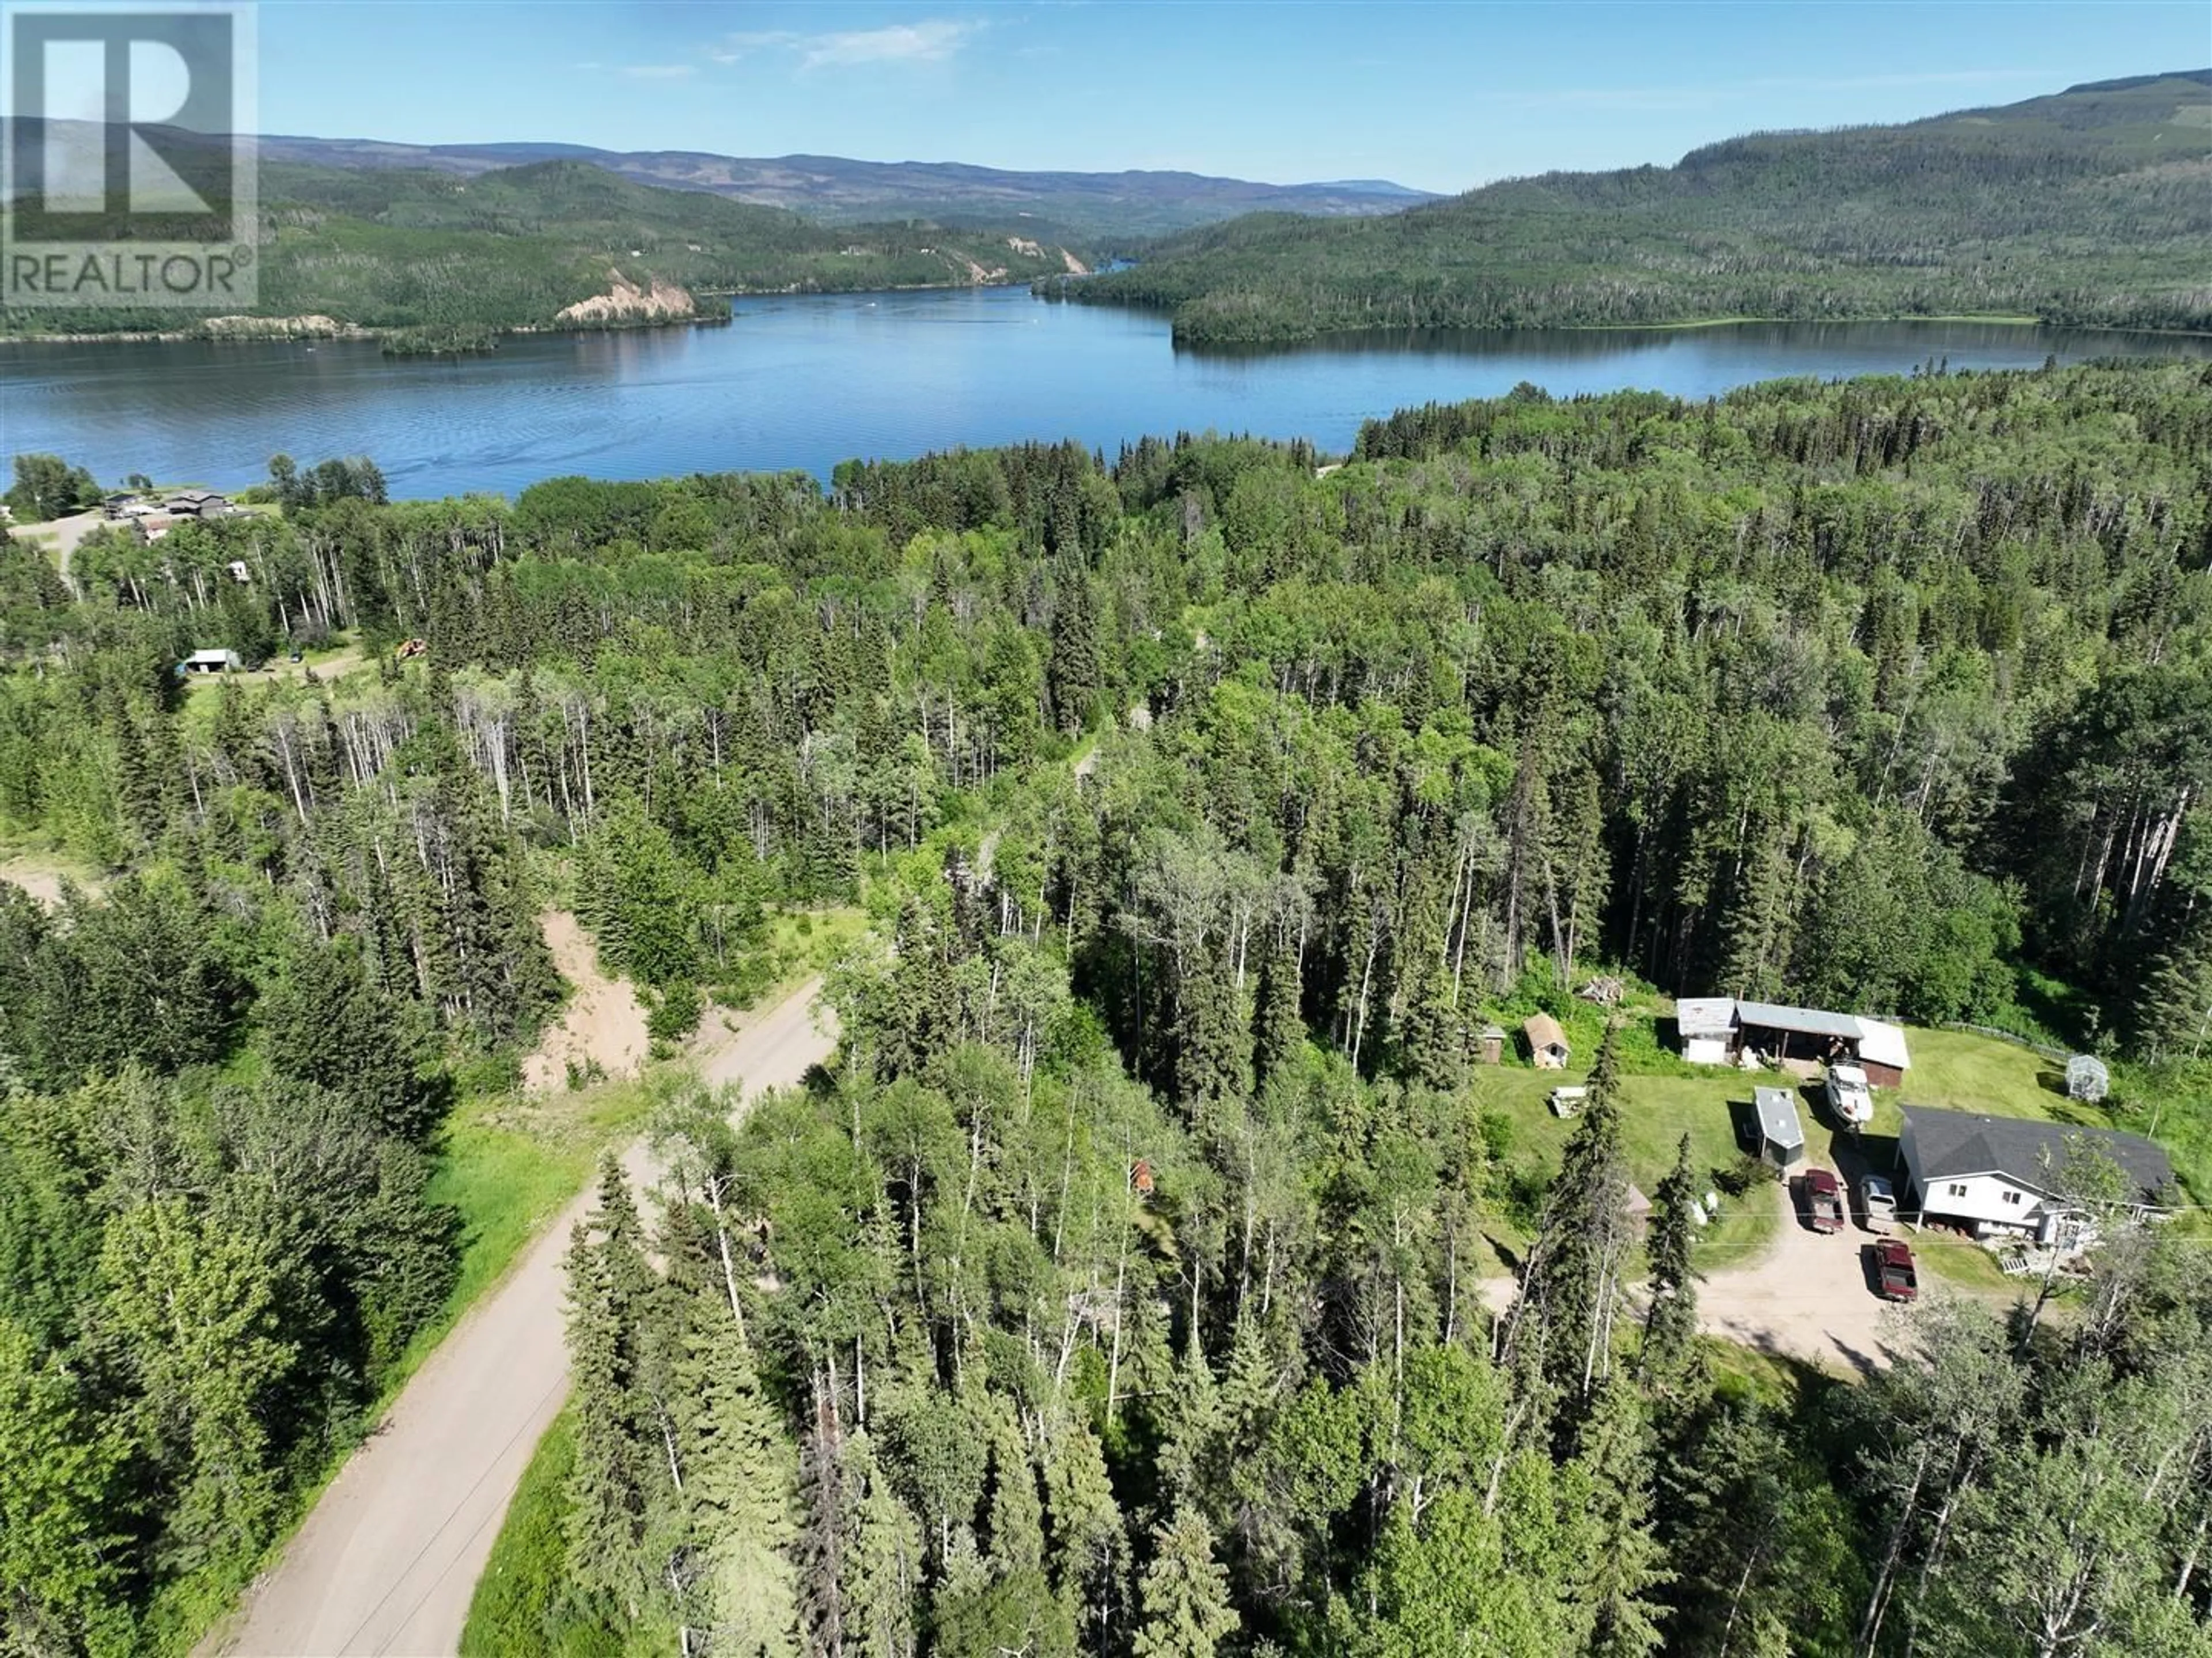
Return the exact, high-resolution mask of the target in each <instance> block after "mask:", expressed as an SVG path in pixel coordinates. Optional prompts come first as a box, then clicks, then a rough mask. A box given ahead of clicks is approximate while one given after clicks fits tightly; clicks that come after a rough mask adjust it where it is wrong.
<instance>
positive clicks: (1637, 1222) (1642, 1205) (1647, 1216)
mask: <svg viewBox="0 0 2212 1658" xmlns="http://www.w3.org/2000/svg"><path fill="white" fill-rule="evenodd" d="M1651 1210H1652V1204H1651V1199H1650V1198H1648V1197H1646V1196H1644V1188H1643V1187H1639V1186H1635V1185H1632V1186H1630V1187H1629V1188H1628V1194H1627V1196H1626V1198H1624V1199H1622V1200H1621V1205H1620V1213H1621V1218H1623V1219H1625V1220H1626V1222H1627V1223H1628V1232H1629V1236H1631V1237H1637V1238H1640V1237H1643V1236H1644V1235H1645V1234H1647V1233H1648V1232H1650V1230H1651Z"/></svg>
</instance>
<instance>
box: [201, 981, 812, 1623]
mask: <svg viewBox="0 0 2212 1658" xmlns="http://www.w3.org/2000/svg"><path fill="white" fill-rule="evenodd" d="M820 991H821V984H820V981H810V982H808V983H807V984H805V985H804V986H802V987H799V990H798V991H797V992H796V993H794V994H793V995H792V996H791V997H790V998H789V999H787V1000H786V1001H784V1002H783V1003H781V1005H778V1006H776V1007H775V1008H773V1009H771V1010H769V1011H768V1012H766V1013H764V1014H763V1015H762V1016H761V1017H759V1018H758V1019H757V1021H755V1022H753V1023H750V1025H748V1026H747V1027H746V1028H745V1029H743V1030H741V1031H739V1032H738V1034H737V1035H736V1036H735V1038H734V1039H733V1040H732V1042H731V1044H730V1046H729V1047H728V1048H726V1049H725V1050H723V1051H722V1052H721V1053H720V1054H716V1055H715V1056H714V1070H715V1071H716V1072H718V1073H719V1074H720V1075H721V1076H723V1077H725V1078H728V1079H729V1080H730V1081H731V1083H732V1089H733V1091H741V1092H742V1094H743V1096H744V1098H745V1099H746V1100H747V1101H750V1099H751V1098H752V1097H753V1096H757V1094H759V1093H760V1091H761V1090H763V1089H769V1088H781V1087H785V1086H787V1085H789V1084H793V1083H796V1082H798V1081H799V1078H801V1077H802V1076H804V1075H805V1072H806V1070H807V1068H808V1067H809V1066H812V1065H815V1064H817V1063H818V1062H819V1061H821V1060H824V1059H826V1058H828V1057H829V1051H830V1048H831V1047H832V1046H833V1045H834V1043H835V1041H836V1020H835V1018H834V1017H833V1016H832V1015H830V1013H829V1011H828V1010H827V1008H821V1009H820V1011H819V1016H818V1017H817V1006H818V1003H817V998H818V996H819V993H820ZM623 1163H624V1166H625V1167H626V1168H627V1169H629V1174H630V1178H631V1180H632V1181H633V1182H635V1183H636V1184H638V1185H639V1186H641V1187H643V1186H645V1185H647V1184H648V1183H649V1182H650V1181H652V1180H653V1179H654V1178H657V1176H658V1172H659V1171H658V1170H657V1169H654V1168H653V1165H652V1162H651V1159H650V1157H648V1155H647V1151H646V1149H645V1147H644V1146H643V1145H633V1146H632V1147H631V1148H630V1149H629V1153H628V1154H627V1155H626V1156H625V1157H624V1158H623ZM590 1204H591V1196H590V1194H589V1193H586V1194H584V1195H583V1196H580V1197H579V1198H578V1199H576V1201H575V1202H574V1203H573V1204H572V1205H570V1206H569V1207H568V1209H567V1210H566V1211H565V1212H562V1215H561V1216H560V1217H559V1218H558V1219H556V1221H554V1223H553V1224H551V1225H550V1226H549V1227H547V1228H546V1229H545V1232H544V1236H542V1237H540V1238H539V1239H538V1242H536V1243H535V1244H534V1245H532V1248H531V1249H530V1252H529V1254H526V1256H524V1258H523V1260H522V1261H521V1262H520V1265H519V1266H517V1267H516V1268H515V1269H514V1271H513V1272H511V1273H509V1274H508V1276H507V1278H506V1279H504V1280H503V1281H502V1282H501V1284H499V1286H498V1287H497V1288H496V1289H495V1290H493V1291H491V1292H490V1293H489V1295H487V1296H486V1297H484V1298H483V1300H482V1301H481V1302H479V1303H477V1305H476V1307H475V1308H474V1309H471V1312H470V1313H469V1315H468V1316H467V1317H466V1318H465V1319H463V1320H462V1321H461V1322H460V1324H459V1326H458V1327H456V1328H455V1329H454V1331H453V1333H452V1334H451V1335H449V1336H447V1338H446V1339H445V1342H444V1343H443V1345H441V1346H440V1347H439V1349H438V1351H436V1352H435V1354H433V1355H432V1356H431V1357H430V1359H429V1361H428V1363H425V1364H424V1365H423V1367H422V1369H421V1370H418V1371H417V1372H416V1375H415V1377H414V1379H413V1380H412V1381H411V1382H409V1383H408V1384H407V1386H406V1388H404V1390H403V1391H402V1392H401V1394H400V1395H399V1399H398V1402H397V1403H396V1404H394V1405H393V1406H392V1410H391V1412H390V1413H389V1414H388V1415H387V1416H386V1418H385V1419H384V1421H383V1423H382V1424H380V1426H379V1427H378V1429H377V1430H376V1432H375V1434H374V1436H373V1437H371V1438H370V1439H369V1441H368V1442H367V1443H366V1444H364V1445H363V1446H362V1448H361V1449H360V1450H358V1451H356V1453H354V1455H353V1458H352V1460H351V1461H349V1462H348V1463H347V1464H346V1466H345V1467H344V1469H343V1471H342V1472H341V1473H339V1475H338V1477H337V1479H335V1480H333V1481H331V1485H330V1486H329V1487H328V1488H327V1489H326V1490H325V1491H324V1492H323V1495H322V1497H321V1500H320V1501H319V1502H318V1503H316V1505H315V1508H314V1511H313V1513H312V1514H310V1515H308V1516H307V1523H306V1524H305V1525H303V1526H301V1528H300V1531H299V1533H298V1534H297V1535H296V1536H295V1537H294V1538H293V1539H292V1541H291V1544H290V1546H289V1547H288V1548H287V1549H286V1550H285V1552H284V1556H283V1559H282V1560H281V1561H279V1562H278V1563H277V1564H276V1566H275V1567H273V1568H272V1569H271V1570H270V1571H269V1572H268V1573H267V1574H266V1575H265V1576H264V1577H263V1578H262V1579H261V1580H260V1581H259V1582H258V1583H257V1584H256V1585H255V1586H254V1588H253V1589H252V1592H251V1593H250V1594H249V1595H248V1597H247V1600H246V1606H244V1608H243V1609H242V1612H241V1613H240V1617H239V1618H238V1619H236V1620H235V1621H234V1625H232V1626H231V1628H230V1629H229V1631H227V1632H225V1633H223V1634H221V1635H218V1636H217V1637H212V1638H210V1641H208V1642H207V1643H205V1644H204V1647H203V1651H214V1652H229V1653H238V1654H252V1655H257V1658H307V1655H313V1658H324V1655H339V1654H344V1655H354V1654H403V1655H418V1654H421V1655H440V1658H442V1655H449V1654H451V1653H453V1652H454V1651H455V1650H457V1649H458V1648H459V1643H460V1638H461V1625H463V1624H464V1623H465V1622H466V1621H467V1619H468V1612H469V1601H470V1600H471V1597H472V1595H473V1594H474V1593H475V1590H476V1582H477V1576H478V1575H479V1574H480V1573H482V1571H483V1566H484V1562H485V1561H486V1559H488V1558H489V1556H490V1554H491V1546H492V1541H493V1540H494V1539H495V1537H497V1535H498V1534H499V1527H500V1522H501V1521H502V1520H503V1519H504V1518H505V1517H506V1515H507V1503H508V1501H509V1500H510V1499H511V1498H512V1497H513V1495H514V1488H515V1485H516V1483H517V1482H518V1481H519V1480H520V1479H521V1478H522V1471H523V1469H524V1468H525V1467H527V1466H528V1465H529V1461H530V1458H531V1455H532V1452H533V1451H534V1450H535V1449H536V1448H537V1445H538V1439H539V1438H540V1436H543V1435H544V1431H545V1428H546V1424H548V1423H550V1422H551V1421H552V1419H553V1417H554V1415H555V1413H556V1412H558V1411H559V1410H560V1408H561V1401H562V1400H563V1399H564V1398H565V1397H566V1396H567V1394H568V1353H567V1350H566V1347H565V1345H564V1344H563V1341H562V1294H563V1283H562V1255H563V1254H566V1252H567V1250H568V1232H569V1229H570V1228H571V1227H572V1226H573V1225H574V1224H575V1223H576V1222H577V1221H578V1220H580V1219H581V1218H583V1215H584V1213H585V1212H586V1210H587V1209H588V1208H589V1206H590Z"/></svg>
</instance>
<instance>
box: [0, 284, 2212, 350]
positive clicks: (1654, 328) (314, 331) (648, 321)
mask: <svg viewBox="0 0 2212 1658" xmlns="http://www.w3.org/2000/svg"><path fill="white" fill-rule="evenodd" d="M1021 287H1028V288H1030V289H1031V290H1032V292H1034V291H1035V284H1034V283H1032V282H1021V281H1006V282H905V283H894V284H892V285H891V286H890V287H887V288H702V289H701V290H700V291H699V292H700V297H701V298H702V299H719V300H723V301H731V300H796V299H837V298H849V297H853V296H855V295H863V294H950V293H959V292H964V291H967V290H969V289H975V288H1021ZM1037 297H1038V298H1040V299H1042V300H1045V301H1046V302H1047V303H1070V302H1072V303H1074V304H1079V305H1097V306H1100V307H1104V308H1107V309H1111V310H1118V311H1146V312H1151V313H1153V314H1155V315H1158V316H1160V317H1162V318H1164V319H1165V320H1166V321H1167V323H1168V325H1169V338H1170V341H1171V342H1172V343H1173V344H1174V345H1175V347H1176V349H1179V350H1182V349H1188V350H1199V351H1206V350H1219V351H1227V352H1239V351H1255V352H1261V351H1290V350H1297V349H1310V348H1313V347H1316V346H1326V345H1328V344H1330V343H1341V342H1346V341H1353V340H1359V339H1366V338H1382V337H1392V338H1402V337H1406V336H1407V335H1424V334H1431V335H1433V334H1483V333H1498V334H1504V333H1514V334H1639V333H1644V334H1657V333H1669V334H1674V333H1692V332H1696V331H1701V330H1706V329H1715V328H1741V327H1758V326H1770V327H1772V326H1789V327H1834V328H1859V327H1866V326H1869V325H1881V324H1896V323H1906V324H1920V323H1970V324H1973V325H1977V326H1984V327H1993V328H2050V329H2054V330H2062V331H2065V332H2069V333H2076V334H2111V335H2113V336H2115V337H2122V338H2127V337H2141V338H2146V339H2181V340H2201V339H2212V329H2198V328H2124V327H2118V326H2115V325H2111V324H2105V323H2057V322H2047V321H2045V319H2043V318H2041V317H2032V316H2027V315H2023V314H2021V313H1983V314H1977V313H1972V312H1944V313H1936V314H1933V315H1929V314H1922V313H1897V312H1892V313H1871V314H1869V315H1865V316H1851V317H1817V318H1814V317H1759V316H1745V315H1736V316H1726V317H1691V318H1685V319H1680V320H1678V321H1674V322H1620V323H1547V324H1523V325H1519V326H1516V327H1513V328H1467V327H1436V328H1335V329H1323V330H1320V331H1316V332H1313V333H1306V334H1296V335H1284V336H1273V335H1270V336H1262V337H1257V338H1248V339H1210V338H1195V339H1194V338H1192V337H1189V336H1188V335H1186V334H1184V333H1182V331H1179V330H1178V329H1177V328H1176V326H1175V319H1174V313H1172V312H1171V311H1166V310H1164V309H1162V308H1161V307H1157V306H1148V305H1143V304H1139V303H1135V302H1133V301H1115V300H1097V301H1092V300H1075V301H1068V300H1066V299H1065V298H1063V297H1060V296H1047V295H1037ZM246 320H248V321H252V322H259V323H264V324H265V326H263V327H259V328H225V329H218V330H214V331H209V330H206V329H121V330H116V331H110V332H87V333H70V334H52V333H47V334H9V333H4V332H0V346H8V345H192V344H206V345H279V344H285V343H293V342H300V341H305V342H308V343H319V342H321V341H324V340H333V341H339V342H349V343H371V342H374V343H388V342H390V341H392V340H397V339H403V338H404V337H407V336H408V335H410V334H414V333H417V332H419V331H422V329H424V328H425V327H428V326H431V325H427V324H422V323H402V324H396V325H388V326H387V325H366V324H362V323H332V322H331V319H328V318H317V319H312V320H314V321H317V322H322V323H330V324H331V325H330V326H327V327H321V328H303V327H288V326H286V325H287V324H294V323H298V322H301V321H304V320H309V319H298V318H284V317H270V318H266V319H261V318H254V319H246ZM735 320H736V318H735V316H734V315H733V314H724V315H721V316H696V315H694V316H677V317H640V318H638V319H635V320H634V321H627V322H625V321H615V322H609V323H604V324H599V325H595V326H577V325H569V324H561V323H538V322H531V323H514V324H511V325H505V326H494V325H485V326H486V329H487V331H488V333H489V336H490V339H491V343H490V344H489V345H487V346H479V347H468V348H461V349H427V350H420V351H406V352H394V353H388V354H387V355H395V356H425V357H440V356H460V355H483V353H484V352H486V351H489V350H492V349H496V347H497V344H498V342H499V341H501V340H503V339H509V338H516V339H536V338H543V337H546V336H548V335H556V334H571V335H584V334H613V333H627V332H629V331H633V330H648V329H661V328H702V327H725V326H727V325H730V324H731V323H732V322H734V321H735Z"/></svg>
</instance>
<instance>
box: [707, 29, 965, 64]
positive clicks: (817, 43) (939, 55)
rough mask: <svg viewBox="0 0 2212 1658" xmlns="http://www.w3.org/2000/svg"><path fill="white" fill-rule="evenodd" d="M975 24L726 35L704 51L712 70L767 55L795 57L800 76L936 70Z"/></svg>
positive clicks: (962, 41)
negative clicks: (872, 69)
mask: <svg viewBox="0 0 2212 1658" xmlns="http://www.w3.org/2000/svg"><path fill="white" fill-rule="evenodd" d="M982 28H983V25H982V24H981V23H980V22H971V21H962V20H960V19H957V18H951V17H933V18H928V19H925V20H924V21H921V22H918V23H891V24H887V25H886V26H884V27H882V28H873V29H835V30H830V31H828V32H826V33H817V34H802V33H796V32H794V31H793V30H790V29H763V30H757V31H754V32H751V33H738V34H726V35H724V36H723V37H722V38H721V39H720V40H718V41H716V42H715V43H714V45H713V46H709V47H708V48H707V56H708V58H711V59H713V60H714V62H715V63H717V64H737V63H742V62H744V60H745V59H746V58H756V57H760V56H762V55H764V54H766V53H769V52H779V53H787V54H790V55H792V56H793V57H795V58H797V60H798V64H799V68H800V69H803V70H813V69H844V68H850V67H853V66H854V65H858V64H941V63H944V62H945V61H946V60H947V59H949V58H951V57H952V56H953V55H954V54H955V53H957V52H959V51H960V49H961V48H962V47H963V46H966V45H967V44H968V42H969V40H971V39H974V38H975V36H976V35H977V34H978V33H981V31H982Z"/></svg>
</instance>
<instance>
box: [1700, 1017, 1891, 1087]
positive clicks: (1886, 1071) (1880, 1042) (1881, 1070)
mask: <svg viewBox="0 0 2212 1658" xmlns="http://www.w3.org/2000/svg"><path fill="white" fill-rule="evenodd" d="M1674 1026H1675V1029H1676V1031H1677V1033H1678V1035H1679V1036H1680V1042H1681V1045H1682V1057H1683V1058H1684V1059H1686V1060H1689V1061H1690V1062H1691V1063H1692V1065H1736V1064H1740V1063H1741V1062H1742V1061H1743V1060H1744V1059H1745V1058H1746V1057H1747V1056H1751V1055H1755V1056H1756V1057H1757V1058H1758V1060H1759V1061H1760V1062H1761V1063H1763V1064H1765V1065H1768V1066H1782V1065H1784V1063H1786V1062H1788V1061H1790V1060H1803V1061H1817V1062H1818V1063H1820V1064H1821V1065H1830V1064H1844V1065H1856V1066H1858V1067H1859V1068H1860V1069H1861V1070H1863V1071H1864V1072H1866V1074H1867V1081H1868V1082H1869V1083H1871V1084H1874V1085H1875V1087H1877V1088H1895V1087H1898V1086H1899V1085H1900V1084H1902V1083H1903V1082H1904V1081H1905V1072H1906V1070H1907V1069H1909V1068H1910V1067H1911V1063H1912V1060H1911V1054H1908V1053H1907V1052H1906V1049H1905V1032H1904V1031H1903V1030H1902V1029H1899V1028H1898V1027H1897V1026H1896V1025H1893V1024H1891V1023H1889V1022H1888V1021H1887V1020H1885V1019H1869V1018H1866V1017H1863V1016H1861V1015H1859V1014H1857V1013H1831V1012H1828V1011H1826V1010H1825V1009H1822V1008H1817V1007H1784V1006H1782V1005H1779V1004H1777V1003H1773V1002H1745V1001H1738V1000H1737V999H1735V997H1733V996H1685V997H1683V998H1681V999H1680V1000H1679V1001H1677V1002H1676V1003H1675V1004H1674Z"/></svg>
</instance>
